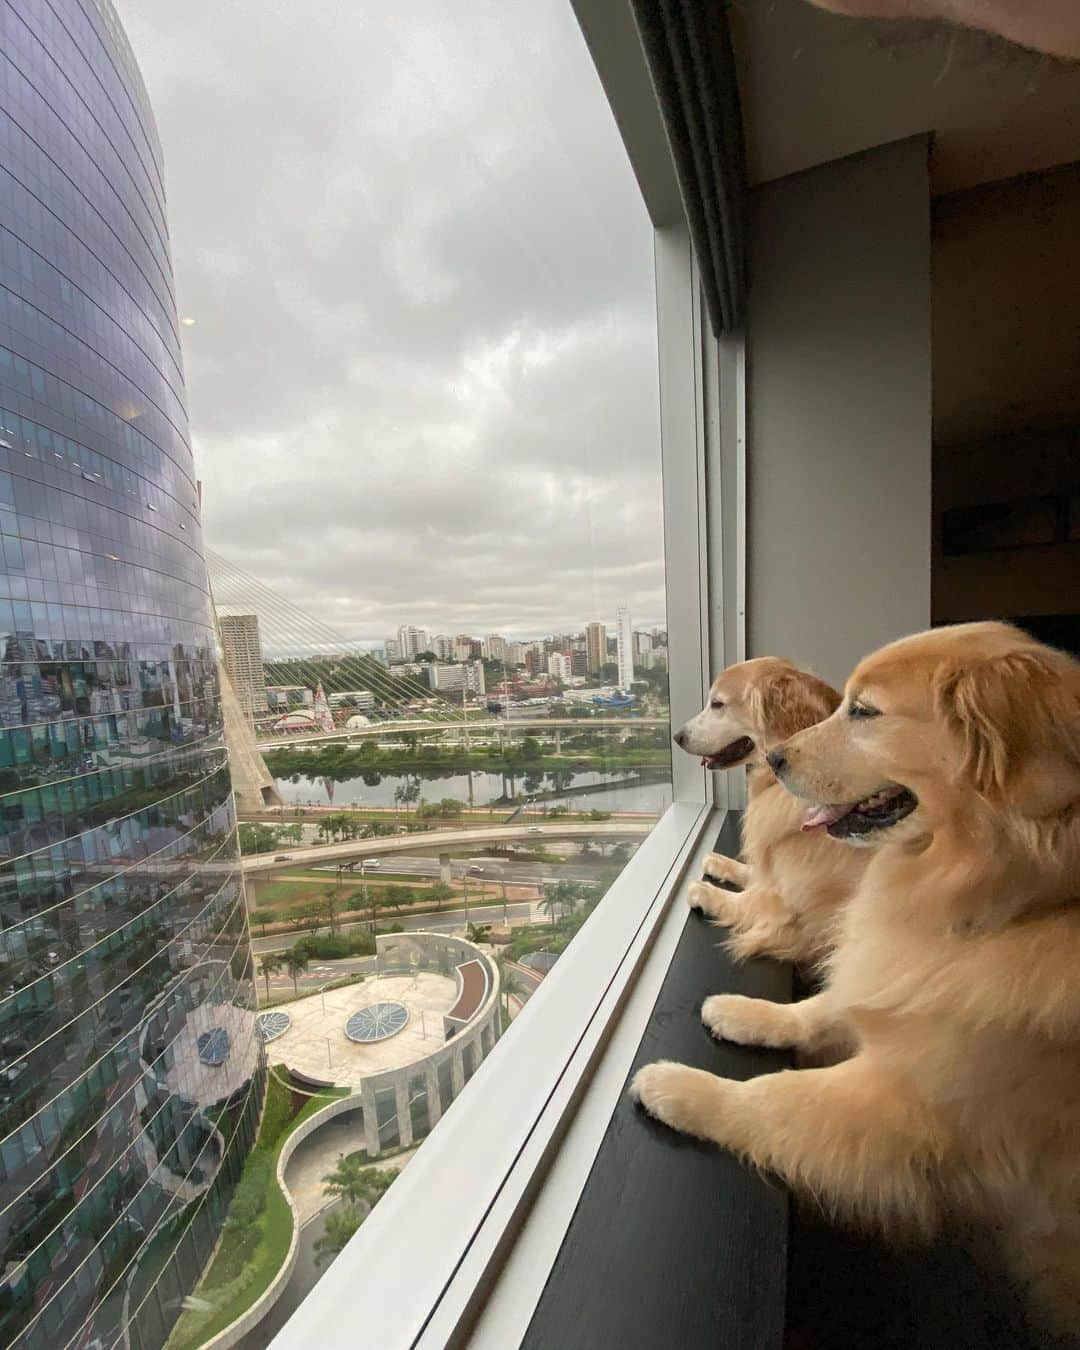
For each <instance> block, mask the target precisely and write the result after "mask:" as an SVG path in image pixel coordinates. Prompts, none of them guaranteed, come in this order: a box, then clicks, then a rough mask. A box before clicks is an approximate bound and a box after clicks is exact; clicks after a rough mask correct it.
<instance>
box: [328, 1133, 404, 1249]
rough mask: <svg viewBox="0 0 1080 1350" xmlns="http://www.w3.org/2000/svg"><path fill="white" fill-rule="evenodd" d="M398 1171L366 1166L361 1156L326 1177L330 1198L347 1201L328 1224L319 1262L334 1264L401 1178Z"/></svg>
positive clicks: (340, 1164) (354, 1155)
mask: <svg viewBox="0 0 1080 1350" xmlns="http://www.w3.org/2000/svg"><path fill="white" fill-rule="evenodd" d="M397 1175H398V1171H397V1169H396V1168H386V1169H385V1170H383V1169H382V1168H378V1167H366V1166H364V1163H363V1159H362V1157H361V1155H360V1154H359V1153H351V1154H349V1156H348V1157H346V1158H339V1159H338V1161H337V1163H336V1164H335V1166H334V1170H333V1171H332V1172H330V1173H328V1174H327V1175H326V1176H325V1177H323V1183H324V1188H325V1190H326V1192H327V1194H328V1195H332V1196H335V1197H337V1198H338V1199H341V1200H344V1202H345V1203H344V1205H343V1206H342V1207H341V1209H339V1210H337V1211H336V1212H335V1213H333V1214H331V1215H330V1216H329V1217H328V1218H327V1220H326V1228H325V1230H324V1232H323V1236H322V1237H321V1238H318V1239H317V1240H316V1242H315V1251H316V1252H317V1256H316V1258H315V1259H316V1262H317V1264H319V1265H321V1264H322V1263H323V1261H328V1260H331V1259H332V1258H333V1257H335V1256H337V1254H338V1252H340V1251H341V1249H342V1248H343V1247H344V1246H345V1244H346V1243H347V1242H348V1240H349V1239H350V1238H351V1237H352V1235H353V1234H354V1233H355V1232H356V1230H357V1229H358V1228H359V1227H360V1225H361V1224H362V1223H363V1222H364V1219H365V1218H366V1217H367V1216H368V1214H370V1213H371V1211H372V1210H373V1209H374V1208H375V1206H376V1205H377V1204H378V1203H379V1200H380V1199H381V1198H382V1197H383V1196H384V1195H385V1194H386V1192H387V1191H388V1190H389V1189H390V1186H391V1184H392V1183H393V1181H394V1179H395V1178H396V1177H397Z"/></svg>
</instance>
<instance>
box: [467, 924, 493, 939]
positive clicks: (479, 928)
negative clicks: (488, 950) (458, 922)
mask: <svg viewBox="0 0 1080 1350" xmlns="http://www.w3.org/2000/svg"><path fill="white" fill-rule="evenodd" d="M490 932H491V924H489V923H470V924H467V925H466V928H465V937H466V940H467V941H469V942H486V941H487V940H488V934H489V933H490Z"/></svg>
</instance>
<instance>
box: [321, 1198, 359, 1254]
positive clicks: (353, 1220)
mask: <svg viewBox="0 0 1080 1350" xmlns="http://www.w3.org/2000/svg"><path fill="white" fill-rule="evenodd" d="M364 1218H365V1215H364V1214H363V1213H361V1211H360V1209H359V1208H358V1206H356V1205H344V1206H342V1208H341V1209H338V1210H335V1211H334V1212H333V1213H332V1214H328V1215H327V1216H326V1225H325V1227H324V1228H323V1233H322V1237H319V1238H316V1239H315V1242H314V1250H315V1264H316V1265H317V1266H321V1265H322V1264H323V1263H324V1262H326V1261H332V1260H333V1259H334V1257H335V1256H337V1254H338V1253H339V1252H340V1251H342V1250H343V1249H344V1247H345V1245H346V1243H347V1242H348V1241H349V1239H350V1238H351V1237H352V1235H353V1234H354V1233H355V1232H356V1230H357V1229H358V1228H359V1227H360V1225H361V1224H362V1223H363V1222H364Z"/></svg>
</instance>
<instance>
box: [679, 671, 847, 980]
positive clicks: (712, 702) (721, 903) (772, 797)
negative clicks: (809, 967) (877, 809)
mask: <svg viewBox="0 0 1080 1350" xmlns="http://www.w3.org/2000/svg"><path fill="white" fill-rule="evenodd" d="M839 703H840V695H839V694H838V693H837V692H836V690H835V689H833V688H832V686H831V685H828V684H826V683H825V681H824V680H821V679H818V677H817V676H816V675H811V674H809V673H808V672H806V671H804V670H799V669H798V667H797V666H793V665H792V664H791V662H790V661H782V660H780V659H779V658H778V657H774V656H763V657H758V658H756V659H755V660H752V661H743V662H741V663H740V664H739V665H737V666H730V667H729V668H728V669H727V670H725V671H724V672H723V673H722V674H721V675H718V676H717V678H716V679H715V680H714V681H713V684H712V688H711V689H710V691H709V701H708V703H707V704H706V705H705V707H704V708H703V709H702V710H701V712H700V713H698V714H697V716H696V717H692V718H691V719H690V721H689V722H687V723H686V724H685V726H683V727H681V728H680V730H679V731H677V732H676V733H675V743H676V745H679V746H681V747H682V749H684V750H686V751H687V752H688V753H689V754H692V755H700V756H701V757H702V763H703V764H705V765H706V766H707V767H708V768H710V769H730V768H735V767H737V766H739V765H743V764H745V765H747V766H748V781H747V795H748V802H747V808H746V812H745V814H744V816H743V821H742V851H743V857H744V858H745V859H746V861H745V863H742V862H737V861H736V860H735V859H734V858H728V857H725V856H724V855H723V854H721V853H710V854H709V856H708V857H707V858H706V860H705V869H704V870H705V876H706V878H711V879H712V881H714V882H729V883H731V884H733V885H736V886H739V887H741V888H742V893H741V894H732V893H731V892H730V891H724V890H721V889H720V888H719V886H716V885H713V884H711V882H710V881H709V880H705V881H695V882H694V883H693V884H692V885H691V887H690V896H689V899H690V906H691V908H692V909H696V910H698V911H700V912H701V913H703V914H707V915H708V916H709V917H710V918H712V919H716V920H718V921H719V922H720V923H722V924H725V925H727V926H728V927H729V928H731V930H732V933H731V937H730V938H729V939H728V941H727V943H726V944H725V945H726V946H727V949H728V951H730V952H731V954H732V955H733V956H734V957H735V958H736V959H738V960H744V959H746V958H747V957H750V956H775V957H779V958H781V959H783V960H786V961H800V962H813V961H819V960H821V959H822V958H823V957H824V956H826V955H827V954H828V952H829V951H830V950H831V949H832V945H833V940H834V937H833V933H834V929H835V926H836V922H837V917H838V915H839V911H840V907H841V906H842V905H843V904H844V902H845V901H846V900H847V899H848V898H849V897H850V896H851V894H852V892H853V891H854V889H855V885H856V883H857V882H858V880H859V877H860V876H861V875H862V872H863V870H864V868H865V866H866V862H867V859H866V857H865V856H864V855H863V854H860V853H856V852H854V851H853V850H851V849H846V848H844V847H843V846H842V845H841V844H838V843H835V842H834V841H833V840H832V839H830V838H829V837H828V835H827V834H826V833H825V831H824V830H810V831H808V830H804V829H803V817H804V816H805V815H806V810H805V807H801V806H800V805H799V803H798V801H797V800H796V799H795V798H794V797H793V796H792V795H791V793H790V792H786V791H785V790H784V788H782V787H781V786H780V784H779V783H778V782H777V781H776V776H775V774H774V773H773V771H772V770H771V769H770V768H769V766H768V764H766V762H765V756H766V754H767V753H768V751H770V750H772V749H773V747H774V746H777V745H779V744H780V743H781V742H782V741H785V740H787V739H788V737H789V736H794V735H795V733H796V732H797V731H802V730H803V729H804V728H805V727H809V726H813V725H814V723H815V722H820V721H822V720H823V719H824V718H826V717H828V716H829V714H830V713H831V712H833V711H834V709H835V708H836V707H837V706H838V704H839Z"/></svg>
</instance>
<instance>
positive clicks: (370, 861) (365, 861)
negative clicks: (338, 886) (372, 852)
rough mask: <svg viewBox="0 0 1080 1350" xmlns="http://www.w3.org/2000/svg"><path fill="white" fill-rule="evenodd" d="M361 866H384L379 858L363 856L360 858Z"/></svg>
mask: <svg viewBox="0 0 1080 1350" xmlns="http://www.w3.org/2000/svg"><path fill="white" fill-rule="evenodd" d="M360 866H361V867H381V866H382V863H381V862H380V861H379V859H378V858H361V859H360Z"/></svg>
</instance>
